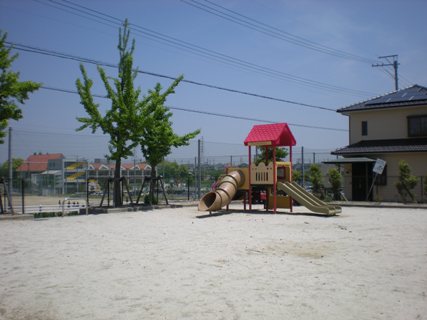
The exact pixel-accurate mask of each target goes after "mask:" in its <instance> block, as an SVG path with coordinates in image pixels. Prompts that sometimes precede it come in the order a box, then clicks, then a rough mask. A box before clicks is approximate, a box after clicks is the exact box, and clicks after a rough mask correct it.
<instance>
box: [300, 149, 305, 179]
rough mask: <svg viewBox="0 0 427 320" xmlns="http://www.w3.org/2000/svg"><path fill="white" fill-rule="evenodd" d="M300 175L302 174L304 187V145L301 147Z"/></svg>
mask: <svg viewBox="0 0 427 320" xmlns="http://www.w3.org/2000/svg"><path fill="white" fill-rule="evenodd" d="M301 175H302V186H303V187H305V168H304V147H301Z"/></svg>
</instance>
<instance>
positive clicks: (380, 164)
mask: <svg viewBox="0 0 427 320" xmlns="http://www.w3.org/2000/svg"><path fill="white" fill-rule="evenodd" d="M386 164H387V162H385V161H384V160H382V159H377V161H375V165H374V168H373V169H372V171H373V172H375V173H376V174H382V173H383V171H384V167H385V165H386Z"/></svg>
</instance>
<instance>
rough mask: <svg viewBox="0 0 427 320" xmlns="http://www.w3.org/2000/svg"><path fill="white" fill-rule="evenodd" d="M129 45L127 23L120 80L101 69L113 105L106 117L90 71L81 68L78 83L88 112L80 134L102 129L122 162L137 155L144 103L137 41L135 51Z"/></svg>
mask: <svg viewBox="0 0 427 320" xmlns="http://www.w3.org/2000/svg"><path fill="white" fill-rule="evenodd" d="M128 43H129V28H128V22H127V20H126V21H125V22H124V26H123V30H122V29H120V31H119V45H118V49H119V54H120V61H119V72H118V77H117V78H112V77H109V76H107V73H106V72H105V70H104V69H103V68H101V67H99V66H98V73H99V75H100V78H101V81H102V82H103V84H104V86H105V89H106V91H107V97H108V98H109V99H110V101H111V108H110V109H108V110H107V111H106V113H105V115H102V114H101V112H100V110H99V104H97V103H95V101H94V98H93V94H92V92H91V88H92V86H93V81H92V80H91V79H89V77H88V75H87V72H86V69H85V67H84V66H83V65H80V70H81V73H82V77H83V80H80V79H77V81H76V86H77V91H78V93H79V95H80V103H81V104H82V105H83V107H84V108H85V111H86V113H87V114H88V117H79V118H77V120H78V121H79V122H81V123H82V126H80V127H79V128H78V129H77V131H81V130H83V129H86V128H90V129H91V130H92V133H95V132H96V131H97V130H98V129H100V130H101V131H102V132H103V133H104V134H107V135H109V136H110V141H109V151H110V155H109V156H108V157H109V159H112V160H116V161H120V160H121V158H126V157H128V156H130V155H132V154H133V149H134V148H135V147H136V146H137V145H138V141H137V139H136V136H135V130H134V126H135V125H137V122H139V121H140V119H139V118H138V117H137V116H136V115H137V110H138V108H140V106H141V104H143V103H144V101H140V100H139V94H140V92H141V90H140V89H135V87H134V80H135V77H136V72H135V71H134V70H133V56H132V55H133V52H134V49H135V41H133V42H132V45H131V48H129V47H128Z"/></svg>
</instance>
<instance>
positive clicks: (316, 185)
mask: <svg viewBox="0 0 427 320" xmlns="http://www.w3.org/2000/svg"><path fill="white" fill-rule="evenodd" d="M308 180H309V181H310V182H311V185H312V188H313V189H312V190H313V194H314V195H316V196H318V197H320V198H322V189H323V188H324V187H323V184H322V172H321V171H320V167H319V165H317V164H312V165H311V166H310V169H309V171H308Z"/></svg>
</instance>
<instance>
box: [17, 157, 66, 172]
mask: <svg viewBox="0 0 427 320" xmlns="http://www.w3.org/2000/svg"><path fill="white" fill-rule="evenodd" d="M62 158H64V155H63V154H62V153H50V154H49V153H47V154H33V155H31V156H29V157H28V158H27V160H25V161H24V163H23V164H21V165H20V166H19V167H18V169H17V171H21V172H22V171H28V172H43V171H46V170H47V162H48V160H56V159H62Z"/></svg>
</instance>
